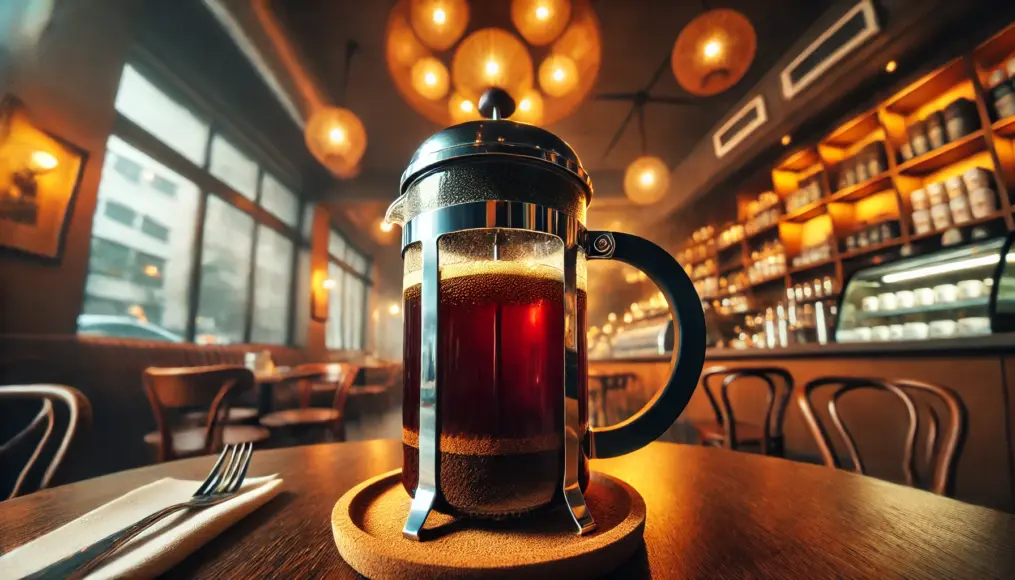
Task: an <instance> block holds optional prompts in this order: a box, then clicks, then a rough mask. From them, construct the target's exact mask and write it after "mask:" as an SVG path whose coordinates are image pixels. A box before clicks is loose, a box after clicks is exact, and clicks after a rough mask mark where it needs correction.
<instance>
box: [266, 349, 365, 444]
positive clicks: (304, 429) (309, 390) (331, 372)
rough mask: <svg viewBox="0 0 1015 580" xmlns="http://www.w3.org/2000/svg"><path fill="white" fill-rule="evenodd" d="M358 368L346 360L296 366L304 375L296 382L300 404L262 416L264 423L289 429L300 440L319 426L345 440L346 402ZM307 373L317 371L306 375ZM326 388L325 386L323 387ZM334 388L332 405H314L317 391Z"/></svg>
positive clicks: (271, 427) (299, 373)
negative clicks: (344, 361)
mask: <svg viewBox="0 0 1015 580" xmlns="http://www.w3.org/2000/svg"><path fill="white" fill-rule="evenodd" d="M358 371H359V367H357V366H356V365H352V364H347V363H322V364H304V365H300V366H298V367H296V368H295V369H293V372H294V374H297V375H300V376H301V377H302V378H300V379H298V380H296V381H295V383H296V387H297V394H298V400H299V407H298V408H295V409H285V410H282V411H275V412H273V413H268V414H267V415H265V416H263V417H261V425H263V426H265V427H268V428H270V429H271V430H272V431H273V432H274V431H275V430H287V431H289V433H290V434H292V435H294V436H295V437H296V438H297V439H299V440H300V441H301V442H307V441H305V440H306V439H307V435H308V434H309V433H310V432H311V431H313V430H315V429H317V428H322V427H323V428H327V429H330V431H331V433H332V434H333V435H334V438H335V440H336V441H344V440H345V421H344V419H345V401H346V399H347V397H348V396H349V388H350V386H351V385H352V382H353V381H354V380H355V379H356V373H357V372H358ZM307 373H315V374H314V375H312V376H307ZM322 387H323V388H322ZM326 389H327V390H334V392H335V394H334V397H333V398H332V403H331V407H311V406H310V403H311V398H312V396H313V394H314V393H315V392H321V391H322V390H326Z"/></svg>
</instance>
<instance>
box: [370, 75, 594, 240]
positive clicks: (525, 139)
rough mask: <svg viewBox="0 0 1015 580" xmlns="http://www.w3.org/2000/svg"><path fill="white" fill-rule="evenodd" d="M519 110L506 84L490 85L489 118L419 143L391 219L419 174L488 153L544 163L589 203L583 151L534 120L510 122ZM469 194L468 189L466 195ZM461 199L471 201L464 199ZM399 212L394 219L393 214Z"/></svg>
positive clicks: (482, 107) (484, 101) (484, 109)
mask: <svg viewBox="0 0 1015 580" xmlns="http://www.w3.org/2000/svg"><path fill="white" fill-rule="evenodd" d="M514 111H515V102H514V99H512V98H511V95H509V94H508V93H507V91H504V90H502V89H497V88H491V89H489V90H487V91H486V93H484V94H483V96H482V98H480V100H479V112H480V114H481V115H483V116H484V117H486V119H483V120H481V121H468V122H465V123H461V124H459V125H454V126H452V127H448V128H447V129H444V130H443V131H440V132H439V133H436V134H434V135H433V136H431V137H430V138H429V139H427V140H426V141H424V142H423V144H422V145H420V147H419V149H417V150H416V153H415V154H413V156H412V159H411V160H410V161H409V166H408V167H407V168H406V169H405V172H404V173H402V179H401V182H400V184H399V195H400V197H399V200H396V201H395V203H394V204H392V206H391V208H389V210H388V216H389V219H388V221H391V222H393V223H399V222H400V221H402V220H401V219H399V218H404V217H405V216H401V215H397V214H398V212H393V210H395V209H396V207H397V206H399V202H400V201H403V200H402V197H404V196H405V195H406V193H408V192H409V190H410V189H411V188H412V185H413V184H414V183H415V182H416V181H417V180H419V179H420V178H422V177H424V176H426V175H429V174H430V173H432V172H433V171H434V170H437V169H439V168H441V167H445V166H447V165H450V164H451V163H453V162H457V161H459V160H463V159H466V158H470V159H476V158H480V157H487V156H489V157H490V158H491V160H492V159H493V158H494V156H499V157H504V158H511V159H513V160H518V161H531V162H534V163H537V164H545V165H544V166H545V167H549V168H554V169H555V170H557V171H561V172H563V173H564V174H565V175H567V176H569V177H571V178H573V179H575V180H577V182H578V184H579V186H580V188H581V190H582V191H583V192H584V198H585V199H584V205H585V206H586V207H587V206H588V203H589V202H590V201H591V199H592V180H591V179H590V178H589V174H588V173H587V172H586V171H585V169H584V168H583V167H582V164H581V161H580V160H579V159H578V154H577V153H576V152H575V150H574V149H573V148H571V146H570V145H568V144H567V143H565V142H564V141H563V140H562V139H561V138H560V137H557V136H556V135H554V134H553V133H550V132H549V131H546V130H544V129H540V128H539V127H536V126H534V125H528V124H525V123H519V122H516V121H509V120H508V119H507V118H508V117H510V116H511V114H513V113H514ZM465 195H466V197H467V196H468V194H467V193H466V194H465ZM459 201H468V200H461V199H459ZM393 213H394V214H396V215H395V216H394V219H392V214H393Z"/></svg>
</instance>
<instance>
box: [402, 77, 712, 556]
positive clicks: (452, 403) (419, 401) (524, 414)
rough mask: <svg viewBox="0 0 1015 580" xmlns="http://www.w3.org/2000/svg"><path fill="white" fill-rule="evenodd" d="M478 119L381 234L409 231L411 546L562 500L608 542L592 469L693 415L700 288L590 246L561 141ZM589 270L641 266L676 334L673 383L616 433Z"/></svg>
mask: <svg viewBox="0 0 1015 580" xmlns="http://www.w3.org/2000/svg"><path fill="white" fill-rule="evenodd" d="M479 110H480V113H481V114H482V115H483V116H484V117H486V119H485V120H481V121H470V122H467V123H462V124H460V125H455V126H453V127H450V128H448V129H445V130H443V131H441V132H439V133H437V134H435V135H433V136H432V137H430V138H429V139H427V140H426V141H425V142H424V143H423V144H422V145H421V146H420V147H419V149H418V150H417V151H416V153H415V154H414V155H413V157H412V160H411V161H410V163H409V166H408V168H407V169H406V170H405V172H404V173H403V175H402V179H401V185H400V195H399V197H398V199H396V200H395V202H394V203H393V204H392V205H391V207H389V208H388V212H387V216H386V219H387V220H388V221H389V222H391V223H395V224H399V225H401V226H402V256H403V264H404V279H403V300H404V310H403V311H404V313H405V331H404V332H405V334H404V359H405V360H404V362H405V364H404V373H405V375H404V397H405V398H404V404H403V429H402V443H403V469H402V482H403V485H404V487H405V489H406V491H407V492H408V493H409V494H410V495H411V496H412V498H413V499H412V504H411V508H410V512H409V516H408V519H407V521H406V522H405V526H404V529H403V532H402V533H403V535H404V536H405V537H407V538H410V539H415V540H419V538H420V531H421V529H422V528H423V524H424V522H425V521H426V518H427V517H428V515H429V514H430V511H431V510H432V509H437V510H439V511H442V512H447V513H452V514H460V515H466V516H471V517H487V518H504V517H511V516H515V515H519V514H524V513H526V512H529V511H532V510H536V509H539V508H542V507H544V506H547V505H549V504H551V503H554V502H555V501H559V499H561V498H562V499H563V500H564V503H565V504H566V505H567V507H568V509H569V511H570V514H571V517H572V518H573V520H574V523H575V525H576V526H577V531H578V533H579V534H585V533H588V532H590V531H592V530H594V529H595V521H594V520H593V518H592V514H590V513H589V510H588V509H587V507H586V505H585V499H584V495H583V492H584V491H585V489H586V487H587V486H588V483H589V459H590V458H596V457H614V456H617V455H621V454H624V453H628V452H631V451H633V450H635V449H638V448H640V447H643V446H644V445H647V444H648V443H650V442H651V441H653V440H655V439H656V438H657V437H658V436H659V435H661V434H662V433H663V432H664V431H665V430H666V429H667V428H668V427H669V426H670V425H671V424H672V423H673V422H674V421H675V420H676V418H677V416H678V415H679V414H680V412H681V411H682V410H683V409H684V407H685V406H686V405H687V402H688V401H689V400H690V398H691V394H692V393H693V392H694V389H695V386H696V384H697V381H698V377H699V375H700V373H701V368H702V365H703V362H704V357H705V322H704V315H703V312H702V307H701V302H700V301H699V298H698V295H697V293H696V292H695V289H694V286H693V285H692V284H691V280H690V279H689V278H688V277H687V275H686V274H685V273H684V271H683V269H681V267H680V266H679V265H678V264H677V262H676V261H675V260H674V259H673V258H672V257H671V256H670V255H669V254H668V253H666V252H665V251H664V250H663V249H661V248H660V247H658V246H656V245H655V244H653V243H651V242H649V241H647V240H645V239H643V238H640V237H637V236H633V235H630V234H625V233H619V232H609V231H588V230H586V228H585V218H586V209H587V207H588V205H589V202H590V201H591V198H592V181H591V179H590V178H589V175H588V174H587V173H586V171H585V170H584V169H583V168H582V165H581V162H580V161H579V159H578V155H577V154H576V153H575V151H574V150H573V149H572V148H571V147H570V146H568V145H567V144H566V143H565V142H564V141H562V140H561V139H559V138H558V137H556V136H555V135H553V134H552V133H550V132H548V131H545V130H543V129H540V128H538V127H535V126H532V125H526V124H523V123H517V122H514V121H509V120H507V118H508V117H510V115H511V114H512V113H513V111H514V102H513V101H512V99H511V97H510V96H509V95H508V94H507V93H506V92H504V91H502V90H499V89H490V90H489V91H488V92H487V93H486V94H485V95H484V96H483V98H482V99H481V100H480V103H479ZM587 260H620V261H622V262H626V263H628V264H631V265H632V266H635V267H638V268H640V269H641V270H642V271H644V272H645V273H646V274H647V275H648V277H649V278H650V279H651V280H653V281H654V282H655V283H656V284H657V285H658V286H659V288H660V289H661V290H662V292H663V294H664V295H665V296H666V298H667V300H668V301H669V304H670V306H671V310H672V311H673V313H674V315H675V320H676V321H677V323H678V325H679V326H678V327H679V329H680V334H679V345H678V348H677V352H676V364H675V365H674V367H673V369H672V372H671V374H670V377H669V380H668V381H667V384H666V385H665V386H664V387H663V389H662V390H661V391H660V393H659V394H658V395H657V396H656V397H655V398H654V399H653V400H652V401H651V402H650V403H649V404H648V405H647V406H646V407H645V408H644V409H642V410H641V411H640V412H639V413H637V414H636V415H635V416H633V417H631V418H630V419H628V420H626V421H624V422H623V423H621V424H619V425H614V426H611V427H606V428H596V429H590V428H589V421H588V375H587V371H588V360H587V347H586V344H585V336H586V329H587V328H586V327H587V322H586V300H587V292H586V291H587V275H586V261H587Z"/></svg>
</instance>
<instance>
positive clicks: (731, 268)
mask: <svg viewBox="0 0 1015 580" xmlns="http://www.w3.org/2000/svg"><path fill="white" fill-rule="evenodd" d="M743 269H744V263H743V261H737V262H730V263H729V264H726V265H720V266H719V275H720V276H721V275H723V274H729V273H730V272H736V271H737V270H743Z"/></svg>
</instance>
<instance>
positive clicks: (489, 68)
mask: <svg viewBox="0 0 1015 580" xmlns="http://www.w3.org/2000/svg"><path fill="white" fill-rule="evenodd" d="M499 72H500V65H499V64H497V61H495V60H488V61H486V74H487V75H489V76H494V75H496V74H497V73H499Z"/></svg>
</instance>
